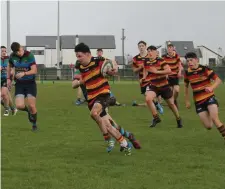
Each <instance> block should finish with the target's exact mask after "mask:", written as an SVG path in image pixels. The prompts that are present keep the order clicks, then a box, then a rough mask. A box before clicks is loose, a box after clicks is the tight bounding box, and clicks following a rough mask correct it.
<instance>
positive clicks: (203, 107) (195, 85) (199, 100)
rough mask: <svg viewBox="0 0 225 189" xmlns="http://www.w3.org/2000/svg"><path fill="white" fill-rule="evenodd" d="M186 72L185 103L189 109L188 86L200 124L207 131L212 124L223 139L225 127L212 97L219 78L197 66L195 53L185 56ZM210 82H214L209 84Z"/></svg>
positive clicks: (204, 67) (216, 103) (211, 71)
mask: <svg viewBox="0 0 225 189" xmlns="http://www.w3.org/2000/svg"><path fill="white" fill-rule="evenodd" d="M185 58H186V60H187V64H188V70H186V71H185V75H184V82H185V103H186V107H187V108H190V106H191V105H190V99H189V92H188V88H189V84H190V85H191V88H192V90H193V98H194V101H195V108H196V112H197V114H198V115H199V117H200V120H201V122H202V123H203V124H204V126H205V127H206V128H207V129H211V128H212V126H213V123H214V124H215V125H216V127H217V129H218V131H219V132H220V133H221V135H222V137H223V138H224V139H225V127H224V124H223V123H222V122H221V121H220V119H219V116H218V102H217V100H216V98H215V95H214V90H215V89H216V88H217V87H218V86H219V84H220V83H221V80H220V78H219V77H218V76H217V75H216V74H215V73H214V71H213V70H212V69H210V68H208V67H206V66H203V65H199V61H198V57H197V55H196V54H195V53H193V52H189V53H187V54H186V56H185ZM211 80H213V81H214V82H213V83H211Z"/></svg>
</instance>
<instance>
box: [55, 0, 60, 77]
mask: <svg viewBox="0 0 225 189" xmlns="http://www.w3.org/2000/svg"><path fill="white" fill-rule="evenodd" d="M59 3H60V2H59V0H58V6H57V8H58V10H57V45H56V48H57V79H60V78H61V70H60V67H59V63H60V36H59V35H60V34H59V32H60V4H59Z"/></svg>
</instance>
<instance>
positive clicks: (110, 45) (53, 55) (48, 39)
mask: <svg viewBox="0 0 225 189" xmlns="http://www.w3.org/2000/svg"><path fill="white" fill-rule="evenodd" d="M80 42H83V43H85V44H87V45H88V46H89V47H90V49H91V52H92V55H93V56H96V51H97V49H98V48H101V49H103V56H104V57H107V58H110V59H113V60H114V59H115V55H114V52H115V48H116V45H115V37H114V36H113V35H105V36H104V35H62V36H60V47H61V51H60V55H61V62H62V64H63V65H69V64H74V63H75V61H76V56H75V53H74V47H75V44H78V43H80ZM56 46H57V36H26V48H27V50H29V51H31V52H33V54H34V56H35V58H36V62H37V64H44V65H45V67H55V65H56V63H57V51H56Z"/></svg>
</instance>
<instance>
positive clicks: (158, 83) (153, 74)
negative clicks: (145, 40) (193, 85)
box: [143, 46, 182, 128]
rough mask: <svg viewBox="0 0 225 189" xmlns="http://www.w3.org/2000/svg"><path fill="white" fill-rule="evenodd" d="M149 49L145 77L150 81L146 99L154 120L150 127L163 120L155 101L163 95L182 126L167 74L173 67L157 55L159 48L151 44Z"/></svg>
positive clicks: (180, 126) (178, 123)
mask: <svg viewBox="0 0 225 189" xmlns="http://www.w3.org/2000/svg"><path fill="white" fill-rule="evenodd" d="M147 50H148V55H149V60H147V61H146V62H145V64H144V75H143V79H144V81H145V82H147V83H148V85H147V87H146V91H145V99H146V103H147V105H148V108H149V109H150V111H151V112H152V115H153V121H152V123H151V125H150V127H155V126H156V125H157V124H158V123H160V122H161V119H160V118H159V116H158V114H157V110H156V107H155V105H154V103H153V100H154V98H156V97H157V96H159V95H161V97H162V98H163V99H164V100H165V101H166V102H167V104H168V106H169V107H170V109H171V110H172V112H173V114H174V115H175V117H176V120H177V127H178V128H182V122H181V117H180V115H179V112H178V109H177V107H176V105H175V104H174V99H173V92H172V90H171V88H170V86H169V83H168V80H167V75H168V74H170V73H171V69H170V67H169V65H168V64H167V63H166V62H165V61H164V60H163V59H162V58H160V57H157V48H156V47H155V46H149V47H148V49H147Z"/></svg>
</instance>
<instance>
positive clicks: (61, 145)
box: [1, 82, 225, 189]
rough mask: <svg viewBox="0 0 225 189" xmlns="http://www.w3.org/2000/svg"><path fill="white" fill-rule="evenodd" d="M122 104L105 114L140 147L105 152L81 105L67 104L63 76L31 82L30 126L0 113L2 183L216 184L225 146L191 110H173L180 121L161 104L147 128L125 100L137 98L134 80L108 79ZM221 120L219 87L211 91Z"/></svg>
mask: <svg viewBox="0 0 225 189" xmlns="http://www.w3.org/2000/svg"><path fill="white" fill-rule="evenodd" d="M112 89H113V92H114V93H115V95H116V96H117V98H118V100H119V101H120V102H121V103H126V104H127V106H125V107H112V108H111V109H110V112H111V115H112V116H113V118H114V119H115V120H116V121H117V122H118V123H119V124H121V125H122V126H123V127H125V128H126V129H127V130H130V131H132V132H134V133H135V134H136V137H137V138H138V139H139V140H140V141H141V144H142V147H143V149H142V150H139V151H137V150H136V151H135V150H133V154H132V156H130V157H126V156H124V154H123V153H121V152H119V145H117V146H116V148H115V149H114V151H113V152H112V153H111V154H107V153H106V151H105V144H104V141H103V137H102V135H101V134H100V132H99V129H98V128H97V126H96V124H95V123H94V122H93V121H92V120H91V118H90V117H89V111H88V109H87V107H86V106H80V107H77V106H74V105H73V100H74V99H75V95H76V91H75V90H72V89H71V84H70V83H68V82H65V83H63V82H61V83H59V82H56V83H55V84H51V82H50V83H44V84H39V85H38V94H39V95H38V104H37V107H38V124H39V127H40V131H39V132H37V133H32V132H31V131H30V129H31V128H30V125H29V123H28V120H27V115H26V114H25V113H24V112H19V113H18V115H17V116H16V117H12V116H11V117H7V118H5V117H2V127H1V129H2V188H4V189H93V188H95V189H118V188H119V189H224V186H225V146H224V141H223V139H222V137H221V136H220V134H219V133H218V131H217V129H215V128H214V129H213V130H211V131H208V130H205V129H204V128H203V126H202V125H201V124H200V121H199V119H198V117H197V115H196V113H195V109H194V106H192V109H191V110H186V109H185V108H184V103H183V102H184V100H183V93H181V95H180V103H181V105H180V109H181V111H180V113H181V116H182V118H183V123H184V128H183V129H177V128H176V121H175V119H174V117H173V115H172V113H171V112H170V110H169V109H168V108H167V107H165V115H164V116H162V120H163V122H162V123H161V124H160V125H159V126H157V127H156V128H154V129H150V128H148V125H149V122H150V121H151V114H150V113H149V111H148V110H147V109H146V108H143V107H131V105H130V104H131V102H132V100H134V99H136V100H137V101H140V102H142V101H143V96H141V95H140V94H139V87H138V85H137V84H136V82H133V84H128V82H122V84H119V83H116V84H114V85H112ZM216 94H217V97H218V100H219V102H220V117H221V119H222V121H223V122H225V116H224V115H225V106H224V104H225V98H224V96H225V91H224V85H222V86H221V87H220V88H219V89H218V90H217V91H216Z"/></svg>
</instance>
